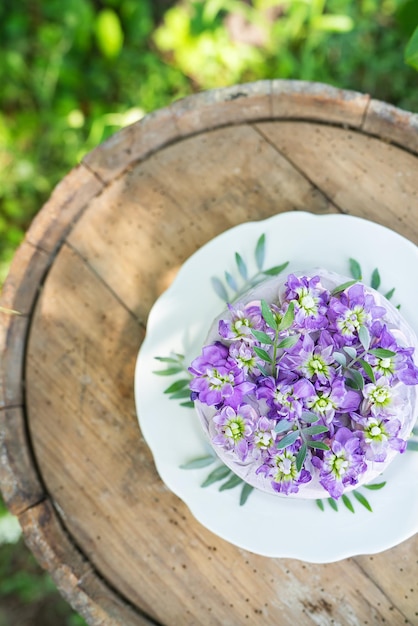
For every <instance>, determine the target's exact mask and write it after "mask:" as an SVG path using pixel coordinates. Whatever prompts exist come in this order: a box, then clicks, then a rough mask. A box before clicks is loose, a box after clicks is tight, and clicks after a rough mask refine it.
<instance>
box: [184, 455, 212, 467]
mask: <svg viewBox="0 0 418 626" xmlns="http://www.w3.org/2000/svg"><path fill="white" fill-rule="evenodd" d="M215 461H216V457H214V456H201V457H198V458H197V459H192V460H191V461H189V462H188V463H184V465H180V468H181V469H200V468H201V467H207V466H208V465H211V464H212V463H214V462H215Z"/></svg>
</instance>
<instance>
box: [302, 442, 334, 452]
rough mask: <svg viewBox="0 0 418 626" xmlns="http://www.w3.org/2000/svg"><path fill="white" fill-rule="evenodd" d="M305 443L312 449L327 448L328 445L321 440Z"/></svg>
mask: <svg viewBox="0 0 418 626" xmlns="http://www.w3.org/2000/svg"><path fill="white" fill-rule="evenodd" d="M306 443H307V445H308V446H309V447H310V448H314V450H329V446H328V445H327V444H326V443H324V442H323V441H312V440H310V441H307V442H306Z"/></svg>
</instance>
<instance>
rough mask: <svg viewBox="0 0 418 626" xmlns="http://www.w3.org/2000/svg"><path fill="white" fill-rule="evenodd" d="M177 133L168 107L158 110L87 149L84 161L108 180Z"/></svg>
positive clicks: (161, 145) (165, 143)
mask: <svg viewBox="0 0 418 626" xmlns="http://www.w3.org/2000/svg"><path fill="white" fill-rule="evenodd" d="M180 134H181V133H180V131H179V129H178V128H177V125H176V122H175V119H174V116H173V115H172V113H171V111H170V109H168V108H166V109H160V110H158V111H154V112H153V113H150V114H149V115H147V116H145V117H144V118H143V119H142V120H140V121H139V122H136V123H135V124H131V125H130V126H127V127H126V128H123V129H122V130H120V131H119V132H118V133H116V134H115V135H112V137H110V138H109V139H107V140H106V141H105V142H103V143H102V144H101V145H100V146H98V147H97V148H95V149H94V150H92V151H91V152H89V153H88V154H87V155H86V156H85V157H84V159H83V163H84V165H86V166H87V167H88V168H89V169H90V170H91V171H92V172H94V173H95V174H96V175H97V176H98V177H99V178H100V179H101V180H103V181H104V182H109V181H111V180H113V179H115V178H116V177H117V176H119V175H120V174H121V173H122V172H123V171H124V170H126V169H127V168H128V167H129V166H130V165H132V164H133V163H135V162H136V161H138V160H140V159H145V158H146V157H148V156H149V155H150V154H153V153H154V152H155V151H156V150H158V149H160V148H162V147H163V146H165V145H167V144H169V143H171V142H172V141H175V140H176V139H177V138H178V137H179V136H180Z"/></svg>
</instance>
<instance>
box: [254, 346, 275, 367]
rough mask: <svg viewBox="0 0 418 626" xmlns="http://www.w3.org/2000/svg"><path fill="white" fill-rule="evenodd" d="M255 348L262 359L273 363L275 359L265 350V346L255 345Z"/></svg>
mask: <svg viewBox="0 0 418 626" xmlns="http://www.w3.org/2000/svg"><path fill="white" fill-rule="evenodd" d="M253 350H254V352H255V353H256V355H257V356H258V357H260V359H262V360H263V361H265V362H266V363H273V360H272V358H271V356H270V355H269V353H268V352H266V351H265V350H263V348H259V347H258V346H254V348H253Z"/></svg>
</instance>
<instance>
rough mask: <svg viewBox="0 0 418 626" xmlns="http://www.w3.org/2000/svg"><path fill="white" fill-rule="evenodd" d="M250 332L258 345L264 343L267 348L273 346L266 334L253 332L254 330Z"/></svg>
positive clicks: (258, 331)
mask: <svg viewBox="0 0 418 626" xmlns="http://www.w3.org/2000/svg"><path fill="white" fill-rule="evenodd" d="M251 332H252V334H253V335H254V337H255V338H256V339H257V340H258V341H259V342H260V343H265V344H268V345H269V346H272V345H273V343H274V341H273V340H272V339H271V337H269V336H268V335H267V333H263V332H261V330H255V329H254V328H252V329H251Z"/></svg>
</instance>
